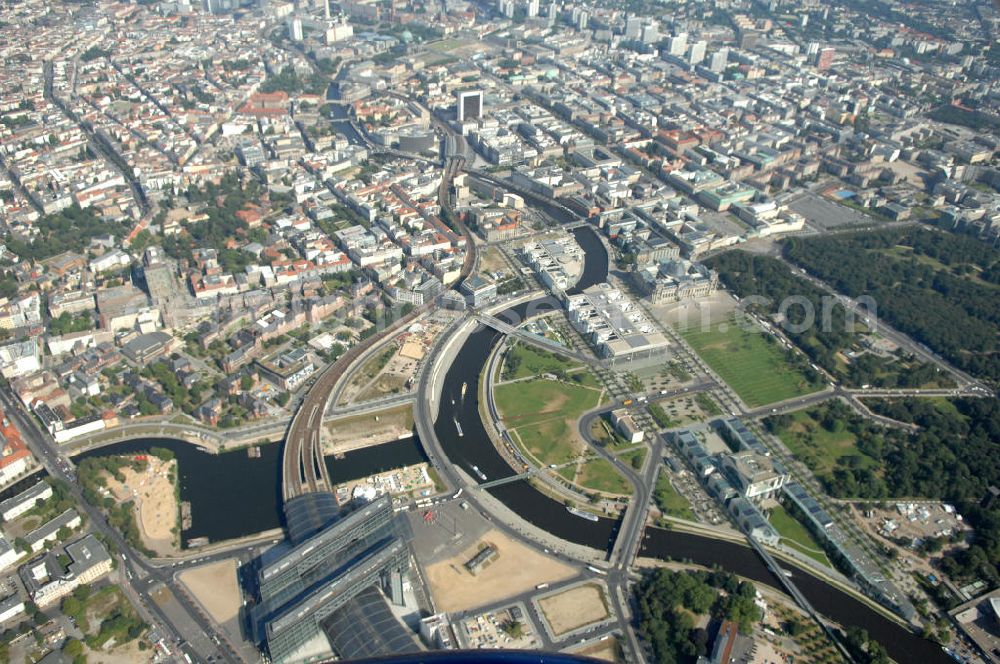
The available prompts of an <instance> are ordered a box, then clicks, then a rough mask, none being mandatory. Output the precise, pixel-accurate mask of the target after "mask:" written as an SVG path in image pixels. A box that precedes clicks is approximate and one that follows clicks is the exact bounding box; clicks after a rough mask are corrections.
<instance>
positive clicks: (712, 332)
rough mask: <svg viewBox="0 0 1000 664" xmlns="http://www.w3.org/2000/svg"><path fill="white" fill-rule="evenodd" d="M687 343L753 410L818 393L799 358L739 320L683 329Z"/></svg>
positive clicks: (695, 325) (758, 330) (820, 385)
mask: <svg viewBox="0 0 1000 664" xmlns="http://www.w3.org/2000/svg"><path fill="white" fill-rule="evenodd" d="M679 331H680V333H681V335H682V336H683V337H684V340H685V341H687V342H688V343H689V344H690V345H691V347H692V348H694V350H695V352H696V353H698V355H700V356H701V358H702V359H703V360H704V361H705V362H706V363H707V364H708V365H709V366H710V367H711V368H712V370H713V371H715V372H716V373H717V374H719V376H720V377H721V378H722V379H723V380H724V381H725V382H726V383H727V384H728V385H729V386H730V387H731V388H733V390H735V391H736V394H738V395H739V397H740V399H742V400H743V402H744V403H745V404H747V405H748V406H750V407H751V408H756V407H758V406H764V405H767V404H770V403H776V402H778V401H784V400H785V399H791V398H794V397H797V396H802V395H803V394H810V393H812V392H816V391H817V390H819V389H820V388H821V387H822V384H821V383H819V382H810V381H809V380H808V379H807V378H806V375H805V374H804V373H803V372H802V371H801V370H800V369H799V368H798V367H797V366H796V364H797V358H795V357H794V356H793V355H792V354H791V353H790V352H789V351H786V350H785V349H783V348H782V347H781V345H780V344H779V343H777V341H775V340H774V338H773V337H768V336H766V335H765V334H764V332H763V330H761V329H760V328H758V327H756V325H754V324H752V323H750V322H749V321H747V320H744V321H742V322H737V320H736V318H735V316H730V317H729V318H728V319H727V320H725V321H724V322H722V323H719V324H718V325H704V326H703V325H700V324H692V325H689V326H686V327H681V328H680V329H679Z"/></svg>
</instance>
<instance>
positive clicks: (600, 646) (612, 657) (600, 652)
mask: <svg viewBox="0 0 1000 664" xmlns="http://www.w3.org/2000/svg"><path fill="white" fill-rule="evenodd" d="M570 652H572V653H573V654H574V655H583V656H584V657H593V658H594V659H600V660H603V661H605V662H620V661H622V660H621V657H620V653H621V644H619V643H618V639H616V638H610V639H605V640H604V641H600V642H599V643H596V644H594V645H590V646H587V647H585V648H581V649H580V650H571V651H570Z"/></svg>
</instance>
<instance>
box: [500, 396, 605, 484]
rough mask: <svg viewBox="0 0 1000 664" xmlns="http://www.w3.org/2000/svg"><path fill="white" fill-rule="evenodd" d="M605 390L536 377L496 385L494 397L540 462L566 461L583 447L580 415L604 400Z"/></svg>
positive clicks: (512, 429)
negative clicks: (580, 434)
mask: <svg viewBox="0 0 1000 664" xmlns="http://www.w3.org/2000/svg"><path fill="white" fill-rule="evenodd" d="M601 397H602V390H600V389H598V388H595V387H589V386H585V385H578V384H573V383H569V382H562V381H558V380H547V379H535V380H525V381H518V382H516V383H505V384H501V385H497V386H496V387H495V388H494V400H495V401H496V405H497V408H498V409H499V410H500V412H501V414H502V415H503V419H504V424H505V425H506V427H507V429H508V430H510V432H511V435H512V437H513V438H514V440H515V441H517V442H519V443H520V446H521V448H522V449H523V450H524V451H525V452H526V454H527V455H528V456H529V457H532V458H533V459H535V460H536V461H537V462H538V464H539V465H543V466H548V465H550V464H564V463H567V462H569V461H572V460H573V459H575V458H576V457H577V456H579V454H580V452H581V451H582V449H583V442H582V441H581V440H580V438H579V436H578V435H577V431H576V423H577V420H579V419H580V416H581V415H582V414H583V413H584V412H586V411H588V410H591V409H593V408H596V407H597V406H598V405H600V403H601Z"/></svg>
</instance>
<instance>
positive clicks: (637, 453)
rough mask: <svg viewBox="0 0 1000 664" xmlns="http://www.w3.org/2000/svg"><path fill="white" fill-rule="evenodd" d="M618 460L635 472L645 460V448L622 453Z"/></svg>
mask: <svg viewBox="0 0 1000 664" xmlns="http://www.w3.org/2000/svg"><path fill="white" fill-rule="evenodd" d="M618 458H619V459H621V460H622V461H624V462H625V463H627V464H628V465H630V466H632V467H633V468H635V469H636V470H639V469H640V468H642V462H643V461H645V460H646V448H645V447H638V448H636V449H634V450H630V451H628V452H622V453H621V454H619V455H618Z"/></svg>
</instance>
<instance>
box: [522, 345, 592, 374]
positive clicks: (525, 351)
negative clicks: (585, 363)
mask: <svg viewBox="0 0 1000 664" xmlns="http://www.w3.org/2000/svg"><path fill="white" fill-rule="evenodd" d="M579 366H580V365H578V364H576V363H575V362H573V361H572V360H569V359H567V358H565V357H562V356H561V355H556V354H555V353H550V352H548V351H545V350H541V349H540V348H535V347H534V346H528V345H527V344H521V343H518V344H515V345H514V347H513V348H511V349H510V350H508V351H507V356H506V357H505V358H504V371H503V377H504V379H505V380H512V379H515V378H530V377H532V376H540V375H541V374H544V373H555V372H557V371H567V372H568V371H573V370H574V369H577V368H579Z"/></svg>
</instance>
